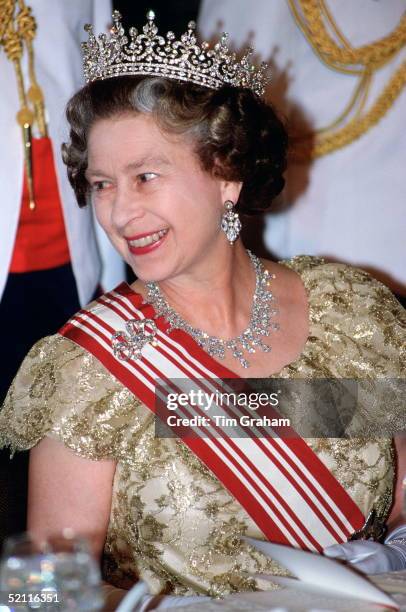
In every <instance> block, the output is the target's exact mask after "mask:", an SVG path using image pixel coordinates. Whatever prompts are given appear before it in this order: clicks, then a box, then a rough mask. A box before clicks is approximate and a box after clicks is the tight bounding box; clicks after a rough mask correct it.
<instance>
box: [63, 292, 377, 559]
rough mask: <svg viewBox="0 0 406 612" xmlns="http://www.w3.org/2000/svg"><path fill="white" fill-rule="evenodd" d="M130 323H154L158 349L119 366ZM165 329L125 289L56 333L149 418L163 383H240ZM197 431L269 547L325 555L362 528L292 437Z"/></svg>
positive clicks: (202, 454) (213, 467)
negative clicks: (118, 343) (117, 350)
mask: <svg viewBox="0 0 406 612" xmlns="http://www.w3.org/2000/svg"><path fill="white" fill-rule="evenodd" d="M130 319H136V320H143V319H154V320H155V323H156V325H157V328H158V330H157V336H156V338H155V340H156V346H152V345H151V344H148V345H145V347H144V348H143V349H142V358H141V359H136V360H129V361H121V360H118V359H117V358H116V357H115V356H114V354H113V350H112V343H111V337H112V334H113V333H115V332H117V331H118V330H122V329H124V327H125V323H126V322H127V321H128V320H130ZM167 328H168V325H167V323H166V322H165V321H164V320H163V319H162V318H157V319H156V318H155V312H154V309H153V307H152V306H151V305H150V304H145V303H143V300H142V297H141V295H139V294H137V293H135V292H134V291H133V290H132V289H131V287H129V286H128V285H127V284H125V283H123V284H121V285H120V286H119V287H117V288H116V289H115V290H114V291H111V292H110V293H107V294H105V295H103V296H102V297H100V298H99V299H98V300H97V301H96V303H95V304H94V305H93V307H92V308H91V309H83V310H81V311H79V312H78V313H77V314H76V315H75V316H74V317H72V319H70V321H68V323H67V324H66V325H65V326H64V327H63V328H62V329H61V330H60V332H59V333H60V334H61V335H63V336H66V337H67V338H69V339H71V340H72V341H73V342H75V343H76V344H78V345H80V346H82V347H83V348H84V349H86V350H87V351H88V352H90V353H91V354H92V355H94V356H95V357H96V358H97V359H98V360H99V361H100V362H101V363H102V364H103V365H104V366H105V367H106V369H108V370H109V371H110V372H111V373H112V374H113V375H114V376H115V378H117V380H119V381H120V382H121V383H122V384H123V385H125V386H126V387H127V388H128V389H129V390H130V391H131V392H132V393H134V395H136V396H137V397H138V398H139V399H140V400H141V401H142V402H143V403H144V404H145V405H146V406H147V407H148V408H149V409H150V410H152V411H155V407H156V390H157V389H156V382H157V380H158V379H159V380H160V381H164V382H166V383H167V384H168V385H169V387H171V386H173V384H174V382H173V381H174V380H176V379H185V380H190V381H192V382H193V386H194V388H196V384H197V385H198V386H199V387H201V388H202V389H208V388H210V390H213V389H214V388H215V385H216V380H218V379H227V378H235V377H236V375H235V374H233V373H232V372H231V371H230V370H228V369H227V368H225V367H223V366H222V365H221V364H219V363H217V362H216V361H215V360H214V359H212V358H211V357H210V356H209V355H208V354H207V353H206V352H205V351H203V350H202V349H201V348H200V347H199V346H198V345H197V344H196V342H195V341H194V340H193V338H191V337H190V336H189V335H188V334H186V333H184V332H183V331H181V330H174V331H173V332H171V334H170V336H169V335H167V334H166V333H165V332H166V330H167ZM174 391H176V389H175V388H174ZM236 410H239V411H241V413H244V412H246V411H244V408H241V407H238V408H236V407H235V406H231V407H228V408H227V409H226V412H227V414H228V415H229V416H232V415H233V414H235V411H236ZM200 412H201V414H202V415H203V411H200ZM177 414H179V415H180V416H186V417H187V416H194V415H196V414H199V408H196V407H192V406H190V405H187V406H182V407H180V406H179V410H177ZM247 414H248V413H247ZM275 415H276V413H275V412H274V411H273V416H275ZM199 431H200V434H201V435H196V436H187V437H184V438H182V440H183V442H184V443H185V444H186V445H187V446H188V447H189V448H190V449H191V450H192V451H193V453H194V454H195V455H197V457H198V458H199V459H200V460H201V461H202V462H203V463H204V464H205V465H206V466H207V467H208V468H209V469H210V471H211V472H213V473H214V474H215V476H216V477H217V478H218V479H219V480H220V481H221V482H222V484H223V485H224V486H225V487H226V488H227V489H228V490H229V491H230V493H231V494H232V495H233V496H234V497H235V498H236V499H237V500H238V501H239V503H240V504H241V505H242V506H243V507H244V509H245V510H246V511H247V512H248V514H249V515H250V516H251V518H252V519H253V520H254V521H255V523H256V524H257V525H258V527H259V528H260V529H261V531H262V532H263V533H264V535H265V536H266V538H267V539H268V540H270V541H272V542H276V543H281V544H286V545H290V546H294V547H297V548H302V549H307V550H316V551H321V550H322V549H323V548H325V547H326V546H329V545H331V544H334V543H337V542H343V541H346V540H347V539H348V537H349V535H351V534H352V533H353V532H354V531H356V530H358V529H360V528H361V527H362V525H363V524H364V520H365V519H364V516H363V514H362V512H361V511H360V509H359V508H358V506H357V505H356V504H355V502H354V501H353V500H352V498H351V497H350V496H349V494H348V493H347V492H346V491H345V490H344V488H343V487H342V486H341V484H340V483H339V482H338V481H337V480H336V478H335V477H334V476H333V475H332V474H331V472H330V471H329V470H328V469H327V467H326V466H325V465H324V464H323V463H322V462H321V460H320V459H319V458H318V457H317V455H316V454H315V453H314V452H313V451H312V450H311V448H310V447H309V446H308V445H307V444H306V442H305V441H304V440H303V439H302V438H301V437H300V436H298V435H297V434H295V432H294V431H293V430H291V432H290V435H289V434H288V435H286V436H284V437H277V436H276V437H275V435H269V434H268V433H267V430H266V429H265V428H262V427H254V428H253V431H252V437H241V438H232V437H225V436H224V435H221V432H214V431H213V427H211V428H210V429H209V428H205V427H204V426H201V427H200V428H199ZM214 433H219V434H220V435H213V434H214Z"/></svg>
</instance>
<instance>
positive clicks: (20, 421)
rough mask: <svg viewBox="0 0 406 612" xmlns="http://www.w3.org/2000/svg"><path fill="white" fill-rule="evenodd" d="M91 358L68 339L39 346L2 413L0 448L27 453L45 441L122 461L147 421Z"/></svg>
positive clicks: (42, 342) (50, 339)
mask: <svg viewBox="0 0 406 612" xmlns="http://www.w3.org/2000/svg"><path fill="white" fill-rule="evenodd" d="M146 413H147V410H146V408H145V407H143V406H142V404H141V403H140V402H139V401H138V400H137V398H135V397H134V396H133V395H132V394H131V393H130V392H129V391H128V390H127V389H125V388H124V387H123V386H122V385H121V384H120V383H119V382H118V381H116V379H115V378H114V377H113V376H112V375H111V374H110V373H109V372H108V371H107V370H105V368H104V367H103V366H102V365H101V364H100V363H99V362H98V361H97V359H96V358H94V357H93V356H92V355H90V354H88V353H86V351H84V350H83V349H82V348H81V347H80V346H77V345H76V344H74V343H73V342H71V341H70V340H68V339H67V338H64V337H62V336H59V335H55V336H50V337H48V338H44V339H43V340H40V341H39V342H37V344H35V345H34V347H33V348H32V349H31V351H30V352H29V353H28V355H27V357H26V358H25V360H24V362H23V364H22V366H21V368H20V370H19V372H18V374H17V376H16V378H15V379H14V381H13V384H12V385H11V387H10V389H9V392H8V395H7V398H6V400H5V403H4V406H3V409H2V410H1V411H0V447H2V446H9V447H10V449H11V452H12V453H14V452H15V451H16V450H27V449H30V448H32V447H33V446H35V445H36V444H37V443H38V442H39V441H40V440H41V439H42V438H43V437H45V436H50V437H53V438H57V439H59V440H61V441H62V442H63V443H64V444H65V445H66V446H67V447H68V448H70V449H71V450H73V451H74V452H76V453H77V454H79V455H82V456H84V457H87V458H90V459H96V460H97V459H119V458H120V456H121V455H124V453H125V446H126V441H127V440H128V438H129V437H130V436H131V435H132V432H134V431H137V430H138V429H139V428H140V427H142V426H143V422H144V421H145V419H146V418H147V417H148V416H149V415H148V414H146Z"/></svg>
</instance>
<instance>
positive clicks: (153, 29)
mask: <svg viewBox="0 0 406 612" xmlns="http://www.w3.org/2000/svg"><path fill="white" fill-rule="evenodd" d="M113 24H114V25H113V27H112V28H111V30H110V36H109V37H108V36H107V35H106V34H100V35H99V36H98V37H97V38H96V36H95V35H94V33H93V27H92V26H91V25H89V24H87V25H86V26H85V30H86V32H87V33H88V37H89V38H88V41H87V42H83V43H82V51H83V69H84V74H85V78H86V82H87V83H90V82H92V81H96V80H103V79H108V78H112V77H116V76H123V75H146V76H161V77H166V78H168V79H174V80H178V81H187V82H191V83H196V84H197V85H202V86H204V87H209V88H210V89H218V88H219V87H221V86H222V85H231V86H233V87H243V88H247V89H251V90H252V91H253V92H254V93H255V94H257V95H258V96H261V95H262V94H263V93H264V90H265V86H266V84H267V83H268V82H269V77H268V75H267V74H266V68H267V65H266V64H265V63H262V64H261V65H260V66H259V67H258V68H256V67H255V66H254V65H253V64H251V63H250V61H249V58H250V56H251V55H252V53H253V50H252V49H251V48H249V49H248V50H247V52H246V53H245V54H244V55H243V56H242V57H241V58H240V59H237V56H236V54H235V53H232V52H230V50H229V48H228V46H227V39H228V35H227V34H226V33H225V32H224V33H223V34H222V36H221V38H220V40H219V42H218V43H216V44H215V45H214V47H213V48H210V45H209V43H207V42H203V43H201V44H199V43H198V42H197V38H196V34H195V31H196V24H195V22H194V21H191V22H189V24H188V29H187V31H186V32H185V33H184V34H182V36H181V37H180V40H177V39H176V37H175V35H174V33H173V32H168V33H167V34H166V36H160V35H159V34H158V28H157V26H156V24H155V13H154V12H153V11H148V13H147V23H146V24H145V25H144V27H143V29H142V33H138V30H137V29H136V28H130V30H129V31H128V36H127V35H126V33H125V31H124V28H123V26H122V23H121V15H120V13H119V12H118V11H114V13H113Z"/></svg>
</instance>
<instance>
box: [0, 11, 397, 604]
mask: <svg viewBox="0 0 406 612" xmlns="http://www.w3.org/2000/svg"><path fill="white" fill-rule="evenodd" d="M130 40H132V42H133V43H134V44H133V46H132V47H131V46H130V45H129V43H128V40H127V39H126V38H125V37H124V34H123V30H122V29H121V24H120V21H119V17H118V16H117V15H115V29H114V30H113V33H112V37H111V38H110V39H101V40H99V41H97V40H96V38H94V37H93V34H92V32H91V31H90V41H89V43H88V46H87V47H86V46H85V70H86V76H87V78H88V84H87V85H86V86H85V87H84V88H83V89H82V90H80V91H79V92H78V93H77V94H76V95H75V96H74V97H73V98H72V99H71V100H70V102H69V104H68V109H67V117H68V120H69V123H70V126H71V133H70V142H68V143H67V144H66V145H65V146H64V151H63V155H64V160H65V163H66V165H67V168H68V174H69V178H70V181H71V184H72V187H73V189H74V190H75V193H76V196H77V200H78V203H79V205H80V206H84V205H86V203H87V201H88V200H89V199H90V200H91V202H92V205H93V206H94V210H95V213H96V217H97V220H98V222H99V223H100V224H101V226H102V227H103V229H104V230H105V232H106V233H107V235H108V236H109V238H110V240H111V242H112V244H113V245H114V246H115V248H116V249H117V251H118V252H119V253H120V254H121V255H122V257H123V258H124V259H125V261H126V262H127V263H128V264H129V265H130V266H131V268H132V269H133V270H134V273H135V275H136V277H137V280H136V281H135V282H134V283H133V284H132V285H131V287H130V286H128V285H126V284H123V285H120V286H119V287H118V288H117V289H116V290H115V291H112V292H109V293H108V294H106V295H104V296H102V297H101V298H99V299H98V300H97V301H96V302H94V303H92V304H90V305H89V306H88V308H86V309H84V310H83V311H81V312H80V313H78V314H77V315H76V316H75V317H73V318H72V319H71V321H69V322H68V323H67V324H66V325H65V326H64V328H63V329H62V330H60V332H59V333H58V334H56V335H55V336H51V337H49V338H45V339H44V340H42V341H41V342H39V343H38V344H37V345H36V346H34V347H33V349H32V350H31V352H30V353H29V355H28V356H27V358H26V360H25V361H24V364H23V366H22V368H21V370H20V372H19V374H18V375H17V377H16V379H15V381H14V383H13V386H12V388H11V390H10V392H9V395H8V398H7V400H6V403H5V406H4V409H3V411H2V414H1V418H0V441H3V443H4V444H8V445H10V446H11V447H12V448H14V449H28V448H32V450H31V461H30V466H31V467H30V493H29V516H28V521H29V528H30V529H31V530H33V531H34V532H37V533H40V534H45V535H46V534H48V533H53V532H57V531H59V530H61V529H62V528H64V527H66V526H69V527H72V528H73V529H74V530H75V531H77V532H79V533H83V534H86V535H87V536H88V537H89V538H91V541H92V543H93V549H94V554H95V555H96V556H97V557H100V559H101V560H102V561H103V572H104V578H105V580H106V581H108V582H110V583H112V584H114V585H116V586H117V587H121V588H124V589H126V588H129V587H130V586H131V585H132V584H134V583H135V582H137V580H139V579H143V580H145V581H146V582H147V583H148V585H149V587H150V589H151V592H152V593H164V592H165V593H173V594H176V595H195V594H198V595H200V594H209V595H221V594H225V593H228V592H231V591H238V590H245V589H253V588H256V582H255V580H254V579H253V578H252V574H254V573H255V572H268V573H269V572H280V571H281V569H280V568H279V567H278V566H277V564H276V563H274V562H273V561H272V560H269V559H266V558H265V557H264V556H263V555H262V554H261V553H259V552H256V551H254V550H253V549H251V548H250V547H249V546H248V545H247V544H245V543H244V542H243V541H242V540H241V535H248V536H251V537H255V538H259V539H265V538H267V539H269V540H273V541H275V542H280V543H283V544H286V545H290V546H297V547H302V548H306V549H310V550H316V551H320V552H321V551H322V550H323V549H326V548H327V549H329V551H330V554H333V555H334V554H339V555H341V556H343V555H344V556H346V557H347V558H348V559H349V560H350V561H352V562H358V560H359V559H358V556H357V555H358V551H359V546H361V548H362V545H365V546H366V547H367V549H368V555H369V559H370V561H371V559H372V565H371V563H370V565H369V566H367V567H366V568H365V567H364V569H367V571H380V570H381V569H397V568H401V567H403V566H404V565H405V562H404V561H405V556H404V555H405V553H404V547H403V548H402V544H401V543H400V544H399V534H402V533H403V531H404V527H397V531H395V535H394V536H393V538H392V540H391V539H390V538H391V536H389V539H387V541H386V543H385V544H382V543H381V544H378V543H376V542H372V541H368V542H362V543H361V544H360V542H358V541H357V542H348V543H347V539H349V538H350V537H351V536H352V534H353V533H354V532H358V535H361V536H362V535H363V534H364V535H365V537H376V538H378V537H382V535H383V533H384V528H383V525H384V524H385V523H387V522H388V521H389V524H390V526H393V527H396V526H397V525H398V524H399V520H398V516H399V509H400V506H399V504H398V503H397V502H396V503H395V487H396V483H395V462H396V456H395V455H394V453H393V445H392V441H391V440H389V439H363V440H360V439H323V440H319V439H306V440H305V439H302V438H300V437H299V436H296V438H295V439H294V440H293V441H292V440H289V439H286V440H279V441H276V440H275V438H273V437H272V436H270V435H269V432H267V431H266V430H265V431H262V432H261V434H262V435H260V436H259V435H258V432H256V433H255V432H254V433H253V435H252V436H250V435H248V437H246V438H244V439H241V440H240V439H227V438H223V439H222V441H221V443H220V442H219V441H218V440H216V439H215V438H213V437H212V436H210V435H202V436H200V437H194V438H190V439H189V438H188V439H184V440H183V439H177V438H175V437H167V438H157V437H155V436H154V409H155V408H154V407H155V383H156V379H164V380H166V381H169V384H171V382H170V381H171V380H173V379H175V378H181V377H183V378H186V379H189V380H193V381H196V380H204V381H205V383H204V384H205V385H206V386H207V384H209V383H210V385H214V384H215V383H214V382H213V381H215V380H218V379H221V378H236V377H242V378H246V377H250V378H261V377H264V378H265V377H273V378H275V377H280V378H308V379H312V378H323V377H324V378H326V377H327V378H328V377H331V378H345V377H347V378H354V379H363V378H369V379H373V378H374V377H376V376H380V377H388V378H397V377H400V376H401V375H402V366H401V359H400V356H399V346H400V343H401V333H402V332H401V330H402V318H403V321H404V314H403V312H402V309H401V307H400V306H399V305H398V303H397V302H396V300H395V299H394V298H393V297H392V295H391V294H390V292H389V291H388V290H387V289H386V288H385V287H384V286H383V285H381V284H380V283H378V282H377V281H375V280H373V279H372V278H371V277H370V276H368V275H367V274H366V273H364V272H362V271H360V270H357V269H354V268H350V267H348V266H345V265H341V264H331V263H324V262H323V261H322V260H321V259H316V258H313V257H308V256H300V257H297V258H294V259H293V260H291V261H284V262H280V263H274V262H272V261H267V260H259V259H258V258H257V257H255V255H253V254H251V253H250V252H248V251H247V250H246V249H245V248H244V245H243V243H242V242H241V239H240V238H239V237H238V234H239V230H240V226H241V221H240V218H239V216H238V215H240V216H241V218H242V222H243V217H244V215H246V214H253V213H256V212H261V211H262V210H264V209H265V208H267V207H268V206H269V205H270V203H271V201H272V199H273V198H274V197H275V196H276V195H277V194H278V193H279V192H280V191H281V189H282V188H283V185H284V179H283V176H282V175H283V172H284V170H285V166H286V147H287V137H286V132H285V128H284V126H283V124H282V123H281V121H280V120H279V119H278V117H277V116H276V114H275V112H274V110H273V109H272V108H271V107H270V106H268V105H267V104H266V103H265V102H264V101H262V99H261V97H260V94H261V93H262V90H263V86H264V75H263V72H261V70H259V71H255V70H254V69H251V68H250V67H249V65H248V64H247V62H248V60H247V58H245V59H243V60H242V61H240V60H237V59H236V58H235V57H233V56H231V55H230V54H229V53H228V51H227V50H226V46H225V42H224V40H223V41H222V42H221V44H219V46H217V47H216V48H215V50H214V51H213V52H211V55H210V54H209V51H208V47H207V46H206V45H202V47H197V46H196V44H197V43H196V41H195V39H194V32H193V27H192V26H190V28H189V30H188V33H187V35H185V37H184V38H183V39H182V41H181V43H179V42H178V44H176V41H175V40H174V38H173V35H171V34H168V35H167V38H166V39H164V38H160V37H159V36H158V34H157V30H156V26H155V23H154V17H153V15H151V14H150V15H149V16H148V23H147V26H146V28H145V29H144V33H143V34H139V35H138V34H137V33H136V32H134V31H132V32H131V34H130ZM109 45H110V47H109ZM106 48H107V49H109V50H110V51H111V53H110V55H109V54H107V53H106ZM146 49H150V51H148V52H147V51H146ZM146 57H147V58H149V59H148V60H147V59H145V58H146ZM247 66H248V67H247ZM321 206H322V203H321ZM55 290H57V288H56V289H55ZM275 306H277V308H275ZM360 329H363V333H359V330H360ZM271 348H272V350H270V349H271ZM202 385H203V383H202ZM210 385H209V386H210ZM360 409H363V407H360ZM185 410H186V408H185ZM187 414H191V413H190V412H189V413H187ZM187 414H186V416H187ZM202 428H203V429H202V431H203V433H204V424H203V425H202ZM399 448H400V447H399ZM399 465H400V464H399ZM402 470H403V471H402ZM404 471H405V468H404V467H403V468H402V467H401V466H400V468H398V471H397V472H396V473H397V474H398V475H401V474H403V473H404ZM396 491H397V492H398V493H399V492H400V486H398V488H397V489H396ZM371 512H372V513H373V516H374V517H375V521H374V526H375V527H376V529H375V531H374V530H372V531H371V521H369V523H368V529H369V531H367V530H366V528H365V530H364V532H363V531H362V530H363V526H364V523H365V522H366V520H367V517H368V516H371ZM402 529H403V531H402ZM393 540H396V542H397V543H393ZM371 545H372V546H373V550H372V549H371V548H370V547H371ZM354 546H355V548H354ZM403 546H404V545H403ZM337 547H338V549H337ZM357 547H358V548H357ZM362 557H363V559H364V560H365V554H363V555H362ZM360 567H361V569H362V568H363V566H362V563H361V565H360Z"/></svg>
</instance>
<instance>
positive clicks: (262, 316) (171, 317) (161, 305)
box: [146, 251, 279, 368]
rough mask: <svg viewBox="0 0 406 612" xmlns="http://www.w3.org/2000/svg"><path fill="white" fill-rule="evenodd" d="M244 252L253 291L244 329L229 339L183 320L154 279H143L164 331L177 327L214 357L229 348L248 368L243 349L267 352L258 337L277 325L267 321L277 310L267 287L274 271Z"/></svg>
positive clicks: (266, 345)
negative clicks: (250, 266)
mask: <svg viewBox="0 0 406 612" xmlns="http://www.w3.org/2000/svg"><path fill="white" fill-rule="evenodd" d="M247 252H248V255H249V256H250V258H251V261H252V263H253V266H254V270H255V292H254V297H253V301H252V307H251V316H250V322H249V324H248V327H247V329H245V330H244V331H243V332H242V333H241V334H240V335H239V336H237V337H235V338H231V340H223V339H222V338H218V337H217V336H210V335H209V334H207V333H206V332H204V331H202V330H201V329H198V328H197V327H193V326H192V325H190V324H189V323H187V322H186V321H185V320H184V319H182V317H181V316H180V315H179V314H178V313H177V312H176V311H175V310H173V308H171V307H170V306H169V304H168V302H167V301H166V299H165V298H164V296H163V295H162V293H161V290H160V288H159V286H158V284H157V283H155V282H150V283H146V287H147V289H148V296H147V300H148V302H149V303H150V304H152V305H153V306H154V309H155V311H156V313H157V315H158V316H162V317H164V318H165V319H166V321H167V322H168V323H169V327H168V330H167V333H168V334H169V333H170V332H171V331H172V330H174V329H181V330H183V331H184V332H186V333H187V334H189V335H190V336H192V338H193V339H194V340H195V341H196V342H197V344H198V345H199V346H200V347H201V348H202V349H203V350H205V351H206V352H207V353H208V354H209V355H210V356H211V357H216V358H218V359H224V358H225V353H226V350H227V349H229V350H230V351H231V352H232V355H233V357H235V358H236V359H238V361H239V362H240V364H241V365H242V366H243V367H244V368H248V367H249V365H250V364H249V362H248V361H247V359H246V358H245V357H244V352H247V353H255V349H256V348H259V349H261V350H262V351H264V352H265V353H269V351H270V350H271V347H270V346H269V345H268V344H265V343H264V342H263V341H262V337H263V336H269V335H270V330H277V329H279V325H278V323H273V322H271V317H272V316H273V315H275V314H277V312H278V311H277V310H276V309H274V308H273V305H272V302H274V301H275V298H274V296H273V295H272V293H271V292H270V291H269V289H268V285H269V280H270V279H271V278H275V275H274V274H270V273H269V272H268V270H266V269H265V268H264V266H263V265H262V263H261V261H260V260H259V259H258V257H256V256H255V255H254V254H253V253H251V251H247Z"/></svg>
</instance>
